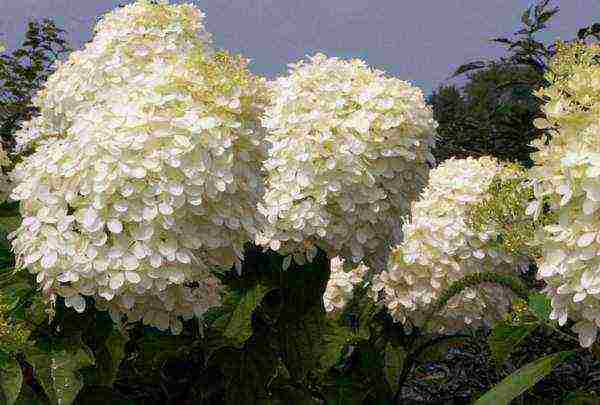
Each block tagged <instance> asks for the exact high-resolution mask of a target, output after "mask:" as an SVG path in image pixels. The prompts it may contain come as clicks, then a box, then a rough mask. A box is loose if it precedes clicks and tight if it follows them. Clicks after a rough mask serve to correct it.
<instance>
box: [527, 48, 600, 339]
mask: <svg viewBox="0 0 600 405" xmlns="http://www.w3.org/2000/svg"><path fill="white" fill-rule="evenodd" d="M599 60H600V45H598V44H595V45H585V44H584V43H575V44H572V45H570V46H568V45H562V44H561V46H560V47H559V48H558V53H557V56H556V58H555V59H554V60H553V62H552V66H551V72H550V73H548V75H547V78H548V80H549V81H550V83H551V84H550V86H549V87H547V88H543V89H540V90H539V91H538V93H537V95H538V96H539V97H543V98H546V101H547V102H546V104H545V105H544V106H543V107H542V110H543V112H544V113H545V116H546V118H545V119H544V118H539V119H536V121H535V124H536V126H538V127H539V128H542V129H544V128H551V130H550V132H551V135H552V139H551V141H550V142H549V143H548V144H546V143H545V142H544V141H543V140H539V141H537V142H536V143H535V146H536V147H537V148H538V149H539V152H537V153H535V154H534V155H533V160H534V162H535V166H534V167H533V168H532V169H531V172H530V177H531V178H532V179H533V180H534V181H535V187H534V190H535V197H536V201H534V202H532V203H531V205H530V207H529V211H530V213H533V214H534V215H539V213H540V212H541V210H542V206H543V202H544V201H547V202H549V203H550V207H551V209H553V210H554V211H556V213H557V214H558V221H557V223H554V224H551V225H548V226H546V227H545V229H544V230H543V231H542V232H540V233H539V238H538V242H539V244H540V245H541V248H542V255H541V257H540V258H539V260H538V268H539V270H538V278H540V279H543V280H544V281H545V282H546V283H547V288H546V292H547V294H548V295H549V297H550V298H551V300H552V308H553V310H552V313H551V314H550V318H551V319H553V320H558V323H559V324H560V325H564V324H565V323H566V322H567V319H568V318H571V319H572V320H574V321H576V324H575V325H574V330H575V331H576V332H577V333H578V335H579V340H580V343H581V345H582V346H583V347H589V346H591V345H592V344H593V343H594V341H595V340H596V337H597V334H598V328H599V327H600V216H599V213H600V211H599V208H600V64H599V62H598V61H599Z"/></svg>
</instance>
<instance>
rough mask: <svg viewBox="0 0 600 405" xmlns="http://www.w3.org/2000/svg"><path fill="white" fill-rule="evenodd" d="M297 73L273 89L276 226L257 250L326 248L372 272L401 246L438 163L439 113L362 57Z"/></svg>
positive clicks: (269, 210) (269, 214)
mask: <svg viewBox="0 0 600 405" xmlns="http://www.w3.org/2000/svg"><path fill="white" fill-rule="evenodd" d="M289 66H290V73H289V75H287V76H284V77H280V78H278V79H276V80H275V81H273V82H271V83H270V90H271V92H270V95H271V97H270V100H271V101H270V103H269V104H268V106H267V108H266V109H265V113H264V115H263V119H262V123H263V126H264V127H265V128H266V130H267V135H266V140H267V142H268V145H269V146H268V148H269V149H268V158H267V159H266V161H265V163H264V169H265V173H266V180H265V181H266V184H265V187H266V191H265V196H264V199H263V200H262V202H261V204H260V205H259V210H260V212H261V213H262V214H263V215H264V216H265V217H266V218H267V227H266V229H265V230H264V231H263V232H262V233H261V234H260V235H259V237H258V238H257V243H258V244H260V245H264V246H269V247H270V248H272V249H274V250H281V251H282V252H284V253H288V252H293V253H295V254H296V256H295V257H298V256H300V255H301V254H303V253H306V254H307V258H308V259H310V258H311V256H312V255H314V252H315V249H316V246H318V247H319V248H321V249H323V250H325V251H326V252H328V254H329V255H330V257H335V256H336V255H339V256H341V257H344V258H347V259H349V260H352V261H353V262H354V263H359V262H361V261H363V260H364V261H365V263H366V264H367V265H369V266H371V265H372V263H371V261H372V260H371V257H372V256H374V255H377V254H380V251H381V250H384V249H383V248H382V247H383V246H385V245H387V244H389V243H390V241H392V242H393V241H394V240H397V239H399V237H400V228H401V223H400V221H399V218H401V217H402V216H403V215H404V214H405V213H406V212H407V211H408V209H409V206H410V201H411V200H413V199H414V198H416V197H417V195H418V193H419V191H420V190H421V188H422V187H423V185H424V184H425V181H426V177H427V173H428V171H429V165H432V164H433V156H432V154H431V152H430V149H431V148H432V146H433V145H434V137H435V129H436V126H437V124H436V123H435V121H434V120H433V115H432V111H431V108H430V107H429V106H427V105H426V104H425V100H424V98H423V94H422V92H421V91H420V90H419V89H418V88H416V87H413V86H411V85H410V84H409V83H408V82H405V81H402V80H399V79H396V78H393V77H388V76H385V75H384V72H382V71H379V70H375V69H371V68H369V67H368V66H367V65H366V64H365V62H363V61H361V60H358V59H354V60H349V61H345V60H340V59H338V58H335V57H333V58H328V57H326V56H325V55H323V54H316V55H314V56H312V57H310V58H309V60H308V61H304V60H303V61H300V62H298V63H295V64H290V65H289ZM376 252H377V253H376ZM300 260H302V259H300Z"/></svg>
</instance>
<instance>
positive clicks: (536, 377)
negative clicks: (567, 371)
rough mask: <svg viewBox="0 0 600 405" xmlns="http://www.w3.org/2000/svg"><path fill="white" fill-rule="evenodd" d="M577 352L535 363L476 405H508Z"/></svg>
mask: <svg viewBox="0 0 600 405" xmlns="http://www.w3.org/2000/svg"><path fill="white" fill-rule="evenodd" d="M574 353H575V352H572V351H565V352H558V353H554V354H550V355H548V356H544V357H542V358H541V359H538V360H536V361H533V362H531V363H529V364H527V365H525V366H523V367H521V368H520V369H518V370H517V371H515V372H514V373H512V374H511V375H509V376H508V377H506V378H505V379H504V380H502V381H501V382H500V383H499V384H497V385H496V386H495V387H494V388H492V389H491V390H489V391H488V392H486V393H485V394H484V395H483V396H482V397H481V398H479V399H478V400H477V401H476V402H475V404H474V405H508V404H510V402H511V401H512V400H513V399H515V398H517V397H518V396H519V395H521V394H522V393H523V392H525V391H526V390H527V389H529V388H531V387H533V386H534V385H535V384H537V382H538V381H540V380H541V379H542V378H544V377H545V376H546V375H548V374H549V373H550V372H551V371H552V370H553V369H554V368H555V367H556V366H558V365H559V364H561V363H562V362H564V361H565V360H567V359H568V358H570V357H571V356H573V355H574Z"/></svg>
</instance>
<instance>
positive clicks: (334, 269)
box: [323, 256, 369, 313]
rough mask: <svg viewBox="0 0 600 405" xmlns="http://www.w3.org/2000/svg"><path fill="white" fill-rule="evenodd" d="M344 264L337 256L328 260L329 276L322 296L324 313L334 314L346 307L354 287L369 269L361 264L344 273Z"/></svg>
mask: <svg viewBox="0 0 600 405" xmlns="http://www.w3.org/2000/svg"><path fill="white" fill-rule="evenodd" d="M344 262H345V260H344V259H342V258H341V257H339V256H336V257H334V258H333V259H331V260H330V269H331V274H330V276H329V281H328V282H327V287H326V288H325V293H324V294H323V303H324V304H325V311H327V312H330V313H335V312H337V311H339V310H341V309H343V308H344V306H346V304H347V303H348V302H349V301H350V300H351V299H352V296H353V291H354V287H355V286H356V285H357V284H359V283H361V282H362V281H363V280H364V278H365V276H366V275H367V272H368V271H369V268H368V267H367V266H365V265H364V264H362V263H361V264H360V265H358V266H357V267H356V268H354V269H352V270H351V271H344Z"/></svg>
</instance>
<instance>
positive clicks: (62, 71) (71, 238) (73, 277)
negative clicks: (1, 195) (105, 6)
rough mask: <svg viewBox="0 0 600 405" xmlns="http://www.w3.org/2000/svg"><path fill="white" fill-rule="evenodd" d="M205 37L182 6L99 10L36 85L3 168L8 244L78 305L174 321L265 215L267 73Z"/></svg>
mask: <svg viewBox="0 0 600 405" xmlns="http://www.w3.org/2000/svg"><path fill="white" fill-rule="evenodd" d="M206 37H207V34H206V33H205V31H204V28H203V27H202V14H201V13H200V12H199V11H198V10H196V9H195V8H194V7H192V6H191V5H179V6H176V5H173V6H171V5H167V4H166V3H160V4H158V5H154V4H151V3H150V2H148V1H139V2H137V3H135V4H133V5H130V6H126V7H124V8H122V9H119V10H117V11H115V12H113V13H111V14H109V15H108V16H106V17H105V18H104V20H102V22H101V23H100V24H99V25H98V27H97V34H96V37H95V38H94V40H93V41H92V42H91V43H89V44H87V46H86V49H85V50H83V51H80V52H78V53H75V54H73V55H71V57H70V58H69V61H68V62H66V63H65V64H64V65H62V66H61V67H60V68H59V69H58V71H57V73H56V74H55V75H53V76H52V77H51V78H50V80H49V82H48V83H49V84H48V86H47V87H46V88H45V90H44V91H43V92H42V93H41V95H40V96H39V97H38V103H39V104H38V105H39V106H40V107H41V115H40V116H39V117H37V118H34V123H29V125H25V128H26V130H25V131H24V132H23V133H22V134H21V138H20V139H21V140H20V144H21V145H22V146H23V147H24V146H26V145H28V144H29V145H31V146H33V153H32V154H30V155H29V156H26V157H25V158H24V160H23V161H22V163H20V164H18V165H17V166H16V168H15V170H14V172H13V173H12V176H13V178H14V179H15V182H16V187H15V189H14V190H13V193H12V198H13V199H15V200H18V201H20V202H21V213H22V216H23V222H22V225H21V226H20V228H19V229H18V230H17V231H16V232H15V233H14V235H13V237H14V240H13V248H14V250H15V254H16V257H17V264H18V265H23V266H26V267H27V268H28V269H29V270H30V271H31V272H32V273H34V274H36V275H37V282H38V283H40V284H41V285H42V290H43V291H44V292H45V293H47V294H56V293H57V294H59V295H62V296H64V297H65V302H66V305H67V306H70V307H73V308H75V309H76V310H77V311H80V312H81V311H83V310H84V309H85V299H84V297H85V296H90V297H93V298H94V299H96V301H97V302H98V304H99V305H100V306H102V307H105V308H109V309H110V310H111V314H112V315H113V317H114V318H115V320H116V321H119V320H120V319H121V317H122V316H123V315H125V316H127V318H128V319H129V320H133V321H135V320H138V319H142V320H143V321H144V322H145V323H147V324H150V325H154V326H157V327H159V328H162V329H166V328H170V329H171V330H172V331H174V332H177V331H179V330H180V329H181V321H180V319H179V318H180V317H183V318H184V319H185V318H189V317H191V316H193V315H194V314H195V315H201V314H202V313H203V312H204V311H205V310H206V308H207V307H209V306H212V305H216V304H217V303H218V302H219V300H218V291H219V289H220V284H219V282H218V280H217V279H216V278H214V276H212V275H211V273H209V271H208V269H209V268H211V267H214V266H223V267H225V268H230V267H231V266H232V265H233V264H236V265H240V260H241V259H242V257H243V247H244V244H245V243H247V242H249V241H252V240H254V235H255V234H256V232H257V229H258V228H260V227H262V225H261V222H262V219H261V218H262V217H261V216H260V215H259V214H258V213H257V211H256V204H257V203H258V199H259V198H260V196H261V195H262V187H263V183H262V177H261V173H260V164H261V161H262V160H263V159H264V158H265V156H266V150H265V148H264V146H263V145H264V141H263V139H262V132H261V131H260V125H259V121H258V118H257V117H258V115H259V113H260V111H261V109H262V104H261V103H264V100H263V98H262V95H263V94H266V93H265V89H266V87H265V81H264V79H258V78H255V77H254V76H252V75H251V74H250V73H249V71H248V69H247V60H245V59H243V58H241V57H232V56H229V55H228V54H227V53H224V52H219V53H214V54H213V53H211V54H207V53H206V52H205V51H206V47H205V42H204V41H205V39H206ZM63 80H64V81H63ZM261 100H262V101H261ZM32 141H34V142H33V143H32Z"/></svg>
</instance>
